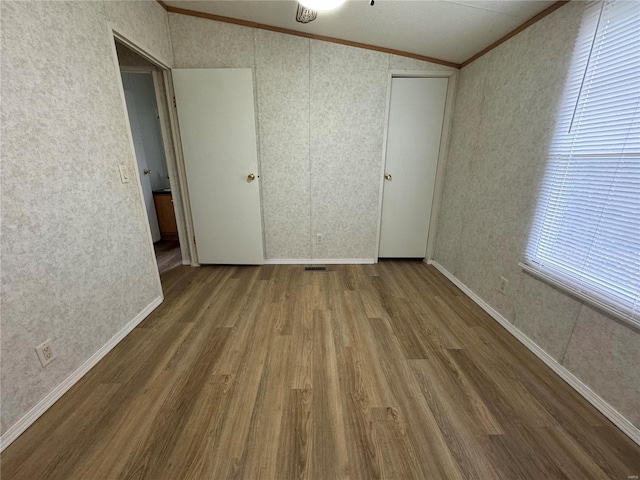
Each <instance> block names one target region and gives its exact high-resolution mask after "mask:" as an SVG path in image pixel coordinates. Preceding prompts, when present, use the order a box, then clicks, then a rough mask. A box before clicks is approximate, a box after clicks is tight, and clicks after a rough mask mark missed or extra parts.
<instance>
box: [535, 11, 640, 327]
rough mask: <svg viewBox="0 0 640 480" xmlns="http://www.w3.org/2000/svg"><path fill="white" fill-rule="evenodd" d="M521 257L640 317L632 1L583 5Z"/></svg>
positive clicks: (637, 52)
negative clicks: (542, 178)
mask: <svg viewBox="0 0 640 480" xmlns="http://www.w3.org/2000/svg"><path fill="white" fill-rule="evenodd" d="M524 263H525V266H526V267H528V269H533V270H534V271H536V272H539V273H540V274H542V275H543V276H545V277H547V278H550V279H552V280H554V281H556V282H558V283H560V284H561V285H562V286H565V287H566V288H567V289H569V290H570V291H572V292H574V293H575V294H577V295H578V296H581V297H583V298H585V299H586V300H591V301H592V302H594V303H596V304H597V305H600V306H604V307H605V308H606V309H607V310H609V311H611V312H613V313H614V314H617V315H618V316H620V317H622V318H624V319H626V320H629V321H631V322H632V323H634V324H636V325H640V4H638V2H636V1H620V0H618V1H605V2H595V3H592V4H590V5H588V6H587V7H586V8H585V16H584V19H583V23H582V27H581V30H580V34H579V37H578V40H577V42H576V47H575V51H574V56H573V61H572V65H571V67H570V72H569V76H568V78H567V83H566V86H565V92H564V98H563V102H562V105H561V108H560V111H559V115H558V119H557V123H556V129H555V134H554V139H553V141H552V145H551V148H550V152H549V163H548V167H547V171H546V175H545V178H544V181H543V185H542V189H541V193H540V197H539V202H538V208H537V211H536V214H535V216H534V220H533V225H532V230H531V236H530V240H529V243H528V246H527V249H526V251H525V262H524Z"/></svg>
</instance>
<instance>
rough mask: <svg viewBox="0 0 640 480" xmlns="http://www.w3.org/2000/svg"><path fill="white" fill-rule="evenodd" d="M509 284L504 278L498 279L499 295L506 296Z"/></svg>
mask: <svg viewBox="0 0 640 480" xmlns="http://www.w3.org/2000/svg"><path fill="white" fill-rule="evenodd" d="M508 283H509V280H507V279H506V278H504V277H500V293H501V294H503V295H504V294H506V293H507V284H508Z"/></svg>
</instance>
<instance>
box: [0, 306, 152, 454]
mask: <svg viewBox="0 0 640 480" xmlns="http://www.w3.org/2000/svg"><path fill="white" fill-rule="evenodd" d="M162 300H163V298H162V297H161V296H160V297H158V298H156V299H155V300H153V301H152V302H151V303H150V304H149V305H147V306H146V307H145V308H144V309H143V310H142V311H141V312H140V313H139V314H138V315H136V316H135V318H134V319H133V320H131V321H130V322H129V323H127V324H126V325H125V326H124V328H123V329H122V330H120V331H119V332H118V333H116V334H115V335H114V336H113V337H112V338H111V339H110V340H109V341H108V342H107V343H106V344H105V345H103V346H102V347H101V348H100V350H98V351H97V352H96V353H94V354H93V355H91V357H89V358H88V359H87V361H85V362H84V363H83V364H82V365H80V367H78V368H77V369H76V370H75V371H74V372H73V373H72V374H71V375H69V376H68V377H67V378H66V379H65V380H64V381H63V382H62V383H61V384H60V385H58V386H57V387H56V388H54V389H53V390H52V391H51V392H50V393H49V394H47V396H45V397H44V398H43V399H42V400H40V401H39V402H38V404H37V405H36V406H35V407H33V408H32V409H31V410H29V411H28V412H27V414H26V415H25V416H24V417H22V418H21V419H20V420H18V421H17V422H16V423H15V424H13V425H12V426H11V428H9V429H8V430H7V431H6V432H5V433H4V435H2V437H1V438H0V452H1V451H3V450H4V449H5V448H7V447H8V446H9V445H11V443H12V442H13V441H14V440H15V439H16V438H18V437H19V436H20V435H21V434H22V432H24V431H25V430H26V429H27V428H29V427H30V426H31V424H33V422H35V421H36V420H37V419H38V418H40V416H41V415H42V414H43V413H44V412H46V411H47V410H48V409H49V408H50V407H51V406H52V405H53V404H54V403H56V401H58V399H59V398H60V397H62V396H63V395H64V394H65V393H67V391H69V389H70V388H71V387H73V386H74V385H75V384H76V383H77V382H78V380H80V379H81V378H82V377H84V376H85V375H86V374H87V372H88V371H89V370H91V369H92V368H93V367H94V366H95V365H96V364H97V363H98V362H99V361H100V360H101V359H102V358H103V357H104V356H105V355H106V354H107V353H109V352H110V351H111V350H112V349H113V347H115V346H116V345H117V344H118V343H120V341H121V340H122V339H123V338H124V337H126V336H127V334H128V333H129V332H130V331H131V330H133V329H134V328H135V327H137V326H138V325H139V324H140V322H142V320H144V319H145V318H147V316H148V315H149V314H150V313H151V312H153V311H154V310H155V309H156V307H157V306H158V305H160V304H161V303H162Z"/></svg>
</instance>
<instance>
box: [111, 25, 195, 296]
mask: <svg viewBox="0 0 640 480" xmlns="http://www.w3.org/2000/svg"><path fill="white" fill-rule="evenodd" d="M108 29H109V35H110V37H111V44H112V46H111V49H112V55H113V60H114V63H115V66H116V72H117V75H118V86H119V91H120V97H121V101H122V109H123V110H122V111H123V115H124V118H125V122H126V125H127V134H128V136H129V143H130V145H131V154H132V157H131V161H130V162H129V164H128V165H126V166H128V167H129V169H130V170H131V169H132V171H133V174H131V175H130V176H131V178H132V179H133V178H135V180H136V183H137V186H138V194H139V197H140V201H141V208H142V209H143V210H144V218H145V219H146V218H147V214H146V209H145V207H144V205H145V203H144V194H143V192H142V183H141V182H140V178H139V173H138V168H137V160H136V156H135V149H134V146H133V137H132V135H131V125H130V124H129V116H128V113H127V106H126V99H125V94H124V87H123V85H122V78H121V71H126V72H130V73H136V72H137V73H143V72H144V73H147V72H151V74H152V78H153V86H154V91H155V95H156V103H157V107H158V116H159V117H160V118H159V120H160V130H161V135H162V144H163V147H164V152H165V160H166V162H167V170H168V172H169V185H170V186H171V190H172V193H173V194H174V196H173V198H174V202H173V208H174V212H175V214H176V220H177V227H178V240H179V242H180V249H181V254H182V264H183V265H193V262H192V260H191V259H193V258H195V255H194V250H193V240H192V239H193V233H191V234H190V233H189V232H190V230H189V221H190V213H191V212H190V211H189V210H188V201H187V199H188V197H186V195H187V192H186V182H185V171H184V165H182V166H181V160H182V157H181V152H180V149H179V144H177V143H176V138H178V139H179V137H177V135H176V134H177V132H176V127H175V126H174V123H173V122H172V121H171V110H172V109H171V107H170V106H172V105H173V93H172V92H173V85H172V84H171V69H170V67H169V65H167V64H166V63H164V62H163V61H162V60H159V59H158V58H157V57H155V56H154V55H152V54H151V53H149V52H147V51H146V50H145V49H144V48H142V47H140V46H138V44H137V43H136V41H134V40H132V38H133V37H132V36H131V35H127V34H126V33H124V32H122V31H121V30H120V29H119V28H118V27H116V26H114V25H113V24H111V23H110V22H108ZM115 41H118V42H119V43H121V44H123V45H125V46H126V47H127V48H129V49H130V50H132V51H134V52H135V53H137V54H138V55H140V56H141V57H142V58H144V59H145V60H148V61H149V62H151V63H152V64H153V65H154V67H151V66H122V67H121V66H120V64H119V61H118V54H117V51H116V44H115ZM134 167H135V168H134ZM175 192H178V195H175ZM145 225H146V227H147V234H148V239H149V245H150V254H151V256H152V258H153V263H154V265H155V266H156V269H157V261H156V258H155V249H154V245H153V238H152V236H151V229H150V227H149V224H148V221H145ZM191 232H193V230H191ZM157 278H158V284H159V286H160V289H161V291H162V284H161V283H160V273H159V272H158V277H157Z"/></svg>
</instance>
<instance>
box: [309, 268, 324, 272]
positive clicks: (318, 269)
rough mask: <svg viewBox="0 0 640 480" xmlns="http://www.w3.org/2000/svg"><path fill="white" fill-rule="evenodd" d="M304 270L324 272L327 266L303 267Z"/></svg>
mask: <svg viewBox="0 0 640 480" xmlns="http://www.w3.org/2000/svg"><path fill="white" fill-rule="evenodd" d="M304 271H305V272H326V271H327V267H304Z"/></svg>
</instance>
